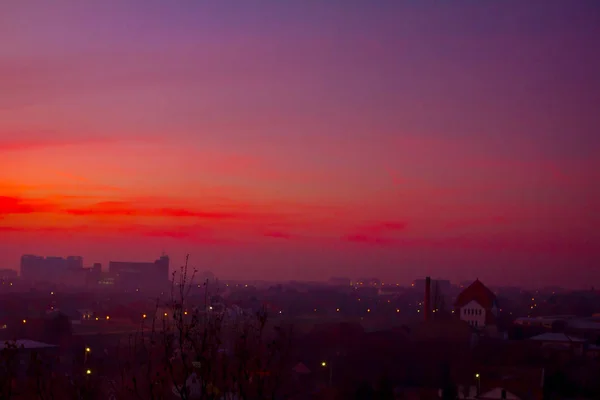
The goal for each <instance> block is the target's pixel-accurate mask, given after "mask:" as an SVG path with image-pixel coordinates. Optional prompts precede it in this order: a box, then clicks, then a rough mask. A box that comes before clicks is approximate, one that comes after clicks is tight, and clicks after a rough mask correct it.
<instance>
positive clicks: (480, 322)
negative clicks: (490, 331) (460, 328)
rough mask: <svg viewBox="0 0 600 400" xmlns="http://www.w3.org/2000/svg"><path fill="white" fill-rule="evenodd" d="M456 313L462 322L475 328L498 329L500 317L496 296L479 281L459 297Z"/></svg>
mask: <svg viewBox="0 0 600 400" xmlns="http://www.w3.org/2000/svg"><path fill="white" fill-rule="evenodd" d="M454 311H455V313H457V314H458V316H459V318H460V319H461V320H462V321H465V322H467V323H468V324H469V325H471V326H473V327H474V328H477V329H484V328H489V327H492V328H493V327H496V320H497V316H498V305H497V302H496V295H495V294H494V293H493V292H492V291H491V290H490V289H488V288H487V287H486V286H485V285H484V284H483V283H481V281H480V280H479V279H477V280H476V281H475V282H473V283H472V284H471V285H470V286H469V287H467V288H466V289H465V290H463V291H462V292H461V293H460V294H459V295H458V297H457V298H456V302H455V303H454Z"/></svg>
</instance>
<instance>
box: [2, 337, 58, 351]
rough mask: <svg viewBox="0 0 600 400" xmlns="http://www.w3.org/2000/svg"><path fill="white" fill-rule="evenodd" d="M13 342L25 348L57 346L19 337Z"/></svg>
mask: <svg viewBox="0 0 600 400" xmlns="http://www.w3.org/2000/svg"><path fill="white" fill-rule="evenodd" d="M8 343H10V342H8ZM15 344H16V345H17V347H19V348H25V349H44V348H52V347H57V346H55V345H53V344H48V343H42V342H36V341H35V340H29V339H19V340H17V341H16V342H15ZM5 347H6V345H5Z"/></svg>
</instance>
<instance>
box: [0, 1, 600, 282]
mask: <svg viewBox="0 0 600 400" xmlns="http://www.w3.org/2000/svg"><path fill="white" fill-rule="evenodd" d="M0 40H1V45H0V199H3V200H2V201H0V239H2V240H0V253H1V254H2V255H0V263H4V264H6V266H7V267H9V268H16V267H17V266H18V259H19V256H20V254H22V253H24V252H32V253H42V254H46V253H52V254H56V255H67V254H71V253H78V254H81V255H83V256H84V257H85V259H86V261H88V262H89V263H91V262H94V261H101V262H104V263H106V262H107V261H108V260H109V259H115V258H126V259H147V258H150V259H152V258H154V257H155V256H156V255H157V254H150V253H148V249H149V248H150V249H152V248H159V249H162V248H164V249H165V250H167V251H168V252H169V253H171V255H172V256H173V258H174V260H176V262H180V261H181V260H182V259H183V255H184V254H185V253H186V252H190V253H192V260H193V259H194V258H195V259H196V260H197V261H198V263H202V265H203V266H205V267H206V268H211V269H213V270H214V272H215V273H216V274H217V275H221V276H224V277H234V276H240V277H257V278H267V277H272V278H274V279H289V278H299V279H320V278H327V277H329V276H331V275H347V276H350V277H356V276H361V275H365V274H370V275H379V276H381V277H383V278H384V279H387V280H399V281H408V280H412V279H414V278H415V277H419V276H423V275H425V274H431V275H434V276H443V277H448V278H451V279H454V280H458V279H474V278H475V277H476V275H477V276H478V277H479V278H481V279H486V280H488V281H494V282H499V283H526V282H531V281H532V280H534V279H535V280H536V281H538V282H539V283H540V284H550V283H564V284H568V285H574V286H582V285H587V284H588V283H589V282H590V281H593V280H597V279H600V268H598V266H599V260H600V254H599V252H600V250H599V249H600V235H599V234H598V232H597V226H598V223H599V222H600V206H599V204H600V189H599V187H600V185H599V184H598V182H600V172H599V171H600V112H598V111H597V108H598V105H599V104H600V73H599V72H598V71H600V51H598V43H600V4H599V2H598V1H595V0H590V1H585V0H580V1H554V0H543V1H542V0H539V1H503V2H493V1H486V2H477V3H475V2H467V1H418V2H416V1H412V2H408V1H349V0H347V1H339V0H328V1H312V0H307V1H287V2H286V1H251V0H248V1H225V0H224V1H197V0H194V1H192V0H178V1H164V0H160V1H159V0H144V1H142V0H136V1H129V0H118V1H117V0H108V1H94V2H92V1H88V2H84V1H75V0H73V1H68V0H53V1H41V0H40V1H34V0H31V1H27V0H23V1H16V2H3V3H0ZM107 203H108V204H109V206H108V207H111V209H110V211H107V209H106V208H107ZM115 204H118V205H119V209H118V210H116V209H115V207H116V206H115ZM125 205H126V207H127V209H128V210H130V211H129V212H124V210H123V208H125ZM174 207H177V210H179V211H178V212H174V209H173V208H174ZM167 209H168V210H167ZM224 209H226V210H228V212H229V211H230V210H232V209H235V210H236V214H235V218H233V217H231V218H229V217H228V218H229V219H226V218H222V217H223V216H222V215H221V214H219V215H221V216H220V217H219V218H216V217H215V216H214V215H213V214H211V220H210V221H207V219H208V218H207V216H206V214H205V212H206V210H208V211H210V212H222V211H223V210H224ZM83 210H85V212H84V211H83ZM131 210H136V211H135V213H134V214H135V216H132V212H131ZM161 210H162V211H161ZM165 210H167V211H165ZM181 210H184V211H185V212H180V211H181ZM123 236H126V237H128V238H129V240H127V241H125V242H124V241H123ZM124 243H127V246H125V245H124ZM47 255H51V254H47Z"/></svg>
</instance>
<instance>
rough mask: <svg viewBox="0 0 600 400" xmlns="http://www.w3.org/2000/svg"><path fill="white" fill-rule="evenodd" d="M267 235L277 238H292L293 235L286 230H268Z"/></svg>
mask: <svg viewBox="0 0 600 400" xmlns="http://www.w3.org/2000/svg"><path fill="white" fill-rule="evenodd" d="M264 235H265V236H266V237H270V238H275V239H291V238H292V235H291V234H289V233H286V232H279V231H272V232H266V233H265V234H264Z"/></svg>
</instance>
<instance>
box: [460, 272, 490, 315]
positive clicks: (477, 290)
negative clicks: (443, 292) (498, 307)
mask: <svg viewBox="0 0 600 400" xmlns="http://www.w3.org/2000/svg"><path fill="white" fill-rule="evenodd" d="M471 301H476V302H477V303H479V304H480V305H481V306H482V307H483V308H485V309H488V310H489V309H491V308H493V307H494V305H495V304H496V295H495V294H494V293H493V292H492V291H491V290H490V289H488V288H487V287H486V286H485V285H484V284H483V283H481V281H480V280H479V279H477V280H475V282H473V283H472V284H471V285H470V286H469V287H467V288H466V289H465V290H463V291H462V292H461V293H460V294H459V295H458V297H457V298H456V301H455V303H454V306H455V307H464V306H466V305H467V304H469V303H470V302H471Z"/></svg>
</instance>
